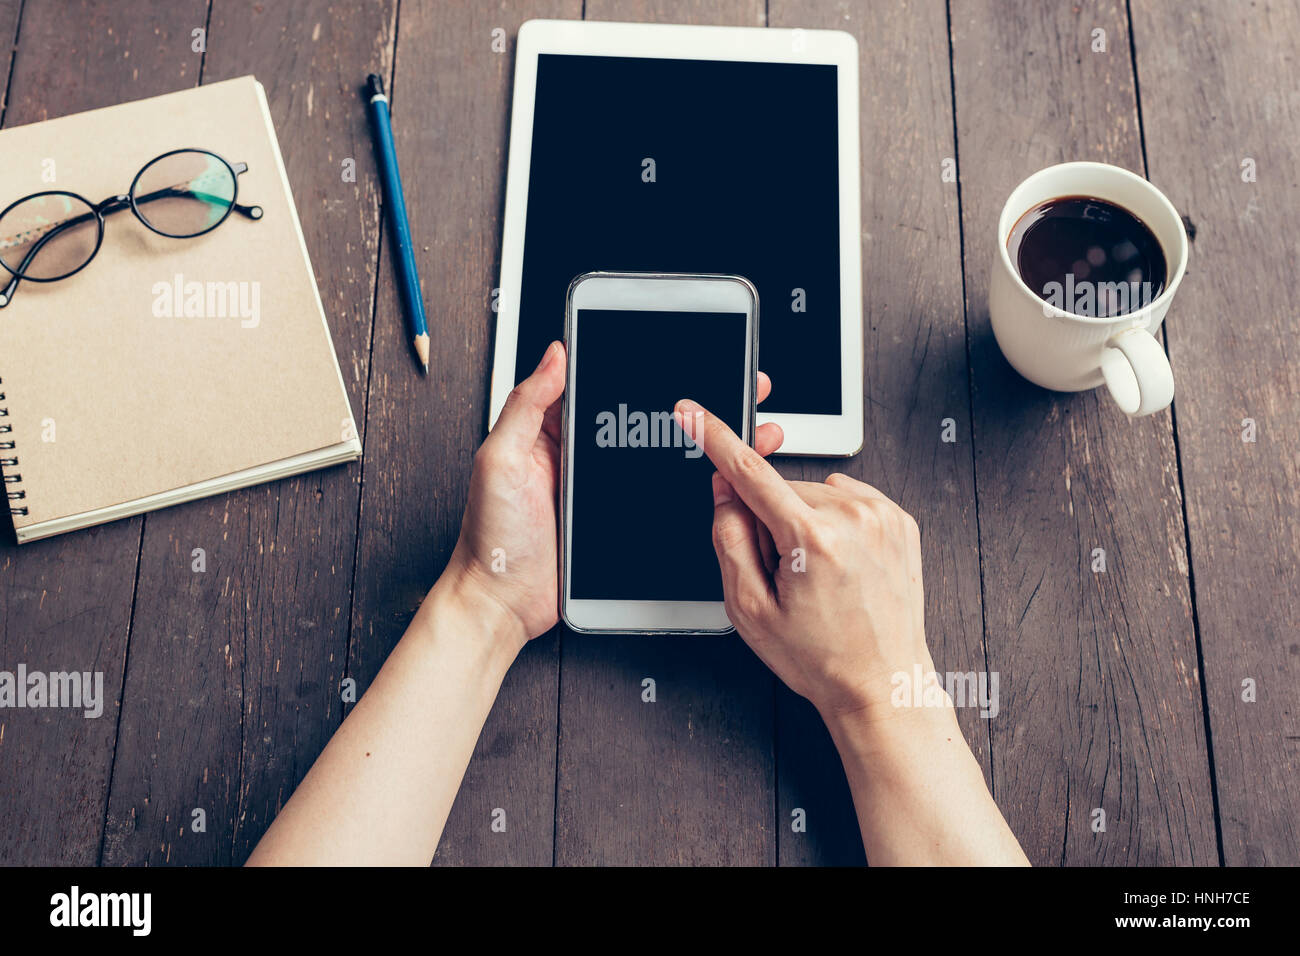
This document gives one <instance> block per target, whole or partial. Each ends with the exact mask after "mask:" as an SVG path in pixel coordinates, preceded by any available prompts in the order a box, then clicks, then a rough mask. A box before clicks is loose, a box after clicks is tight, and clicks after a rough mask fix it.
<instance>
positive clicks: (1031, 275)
mask: <svg viewBox="0 0 1300 956" xmlns="http://www.w3.org/2000/svg"><path fill="white" fill-rule="evenodd" d="M1007 251H1008V252H1009V253H1010V254H1011V261H1012V262H1013V263H1015V266H1016V269H1017V270H1018V271H1019V273H1020V278H1022V279H1024V280H1025V285H1027V286H1029V288H1030V289H1032V290H1033V291H1034V292H1035V293H1036V294H1037V295H1038V297H1039V298H1041V299H1042V300H1043V301H1044V302H1048V303H1050V304H1051V305H1053V306H1055V307H1056V308H1058V309H1063V310H1064V311H1066V312H1072V313H1074V314H1075V315H1086V316H1095V317H1098V318H1111V317H1113V316H1117V315H1126V314H1127V313H1129V312H1136V311H1137V310H1138V309H1140V308H1142V307H1143V306H1145V305H1147V304H1149V303H1150V302H1151V301H1152V300H1153V299H1155V298H1156V296H1158V295H1160V293H1161V292H1162V291H1164V288H1165V278H1166V271H1167V267H1166V265H1165V255H1164V252H1163V251H1162V250H1161V248H1160V243H1159V242H1158V241H1157V240H1156V237H1155V235H1154V234H1152V232H1151V230H1150V229H1148V228H1147V226H1146V224H1145V223H1144V222H1142V220H1141V219H1139V218H1138V217H1137V216H1135V215H1133V214H1132V213H1131V212H1129V211H1128V210H1127V209H1124V208H1122V207H1120V206H1116V205H1115V204H1114V203H1109V202H1106V201H1105V200H1104V199H1095V198H1093V197H1091V196H1062V197H1060V198H1058V199H1049V200H1048V201H1047V202H1044V203H1039V204H1038V205H1037V206H1035V207H1034V208H1033V209H1031V210H1029V211H1028V212H1027V213H1025V214H1024V215H1023V216H1021V217H1020V220H1019V221H1018V222H1017V223H1016V224H1015V226H1014V228H1012V230H1011V235H1010V236H1008V237H1007Z"/></svg>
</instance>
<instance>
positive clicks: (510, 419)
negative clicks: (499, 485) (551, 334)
mask: <svg viewBox="0 0 1300 956" xmlns="http://www.w3.org/2000/svg"><path fill="white" fill-rule="evenodd" d="M564 369H565V361H564V346H563V345H561V344H560V343H559V342H552V343H551V344H550V345H548V346H547V347H546V351H545V353H543V355H542V361H541V362H540V363H539V364H538V366H537V368H536V369H535V370H534V371H533V374H532V375H529V376H528V377H527V378H526V379H524V380H523V381H522V382H520V383H519V384H518V385H516V386H515V387H514V388H513V389H512V390H511V392H510V396H509V397H508V398H507V399H506V404H505V407H504V408H502V409H501V414H500V415H499V416H498V417H497V423H496V425H495V426H494V427H493V428H492V435H495V436H499V437H498V439H497V440H498V441H500V442H501V443H502V444H504V445H506V446H508V447H509V448H511V449H512V450H515V451H519V452H527V451H530V450H531V449H532V447H533V445H534V444H535V443H536V442H537V436H538V435H539V434H540V433H541V430H542V422H543V421H544V420H545V418H546V410H547V409H548V408H550V407H551V406H552V405H554V404H555V402H556V401H557V400H558V399H559V397H560V396H561V395H562V394H564ZM489 437H491V436H489Z"/></svg>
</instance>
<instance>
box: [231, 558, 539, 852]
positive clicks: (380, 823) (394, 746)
mask: <svg viewBox="0 0 1300 956" xmlns="http://www.w3.org/2000/svg"><path fill="white" fill-rule="evenodd" d="M519 646H520V641H519V639H518V636H517V635H515V634H512V633H510V629H509V628H508V626H507V625H506V623H505V621H504V619H503V618H502V617H501V615H500V614H499V613H498V612H497V609H495V608H492V607H483V606H477V605H475V603H474V602H473V601H470V600H466V599H465V598H464V597H463V596H462V595H460V594H457V593H455V589H454V587H453V586H451V585H449V584H446V583H444V582H439V584H438V585H437V586H435V587H434V589H433V590H432V591H430V592H429V596H428V597H427V598H425V601H424V603H423V604H422V605H421V607H420V610H419V612H418V613H417V614H416V616H415V619H414V620H413V621H412V622H411V626H410V627H409V628H408V629H407V631H406V633H405V635H403V637H402V639H401V641H399V642H398V644H397V646H396V647H395V648H394V649H393V652H392V654H391V655H390V656H389V658H388V660H387V661H386V662H385V664H384V666H383V668H382V669H381V670H380V672H379V674H378V676H377V677H376V678H375V680H374V682H373V683H372V684H371V686H370V687H369V689H367V691H366V692H365V695H364V696H363V697H362V698H361V700H360V701H359V702H358V703H357V705H356V707H355V708H354V709H353V710H352V712H351V713H350V714H349V715H348V717H347V719H346V720H344V722H343V725H342V726H341V727H340V728H339V730H338V731H337V732H336V733H335V734H334V737H333V738H332V739H331V740H330V742H329V744H328V745H327V746H326V748H325V750H324V751H323V752H322V753H321V755H320V757H318V758H317V760H316V763H315V764H314V765H313V766H312V768H311V770H310V771H309V772H308V773H307V776H306V777H305V778H304V779H303V781H302V783H301V784H300V785H299V787H298V789H297V790H296V791H295V792H294V794H293V796H292V797H291V798H290V800H289V802H288V803H287V804H286V805H285V807H284V809H283V810H281V812H280V814H279V816H278V817H276V819H275V822H274V823H273V824H272V825H271V828H270V829H269V830H268V831H267V832H266V835H265V836H264V837H263V838H262V841H261V842H260V843H259V844H258V845H257V848H256V849H255V850H254V851H253V854H252V856H251V857H250V858H249V860H248V862H249V864H250V865H276V864H281V865H327V864H328V865H364V864H387V865H391V864H408V865H418V866H425V865H428V863H429V861H430V860H431V859H432V857H433V852H434V850H435V849H436V848H437V846H438V840H439V838H440V837H441V836H442V828H443V826H444V825H445V824H446V822H447V815H448V813H450V811H451V805H452V802H453V800H454V799H455V797H456V791H457V789H458V788H459V787H460V782H461V778H462V777H463V776H464V774H465V768H466V767H467V766H468V764H469V760H470V756H471V755H472V754H473V752H474V745H475V743H476V741H477V740H478V736H479V733H480V731H481V730H482V729H483V723H484V721H485V720H486V719H487V715H488V712H489V711H490V710H491V708H492V704H493V701H495V699H496V695H497V691H498V690H499V689H500V687H501V681H502V679H503V678H504V676H505V673H506V670H507V669H508V668H509V666H510V663H511V662H512V661H513V660H514V657H515V655H516V654H517V652H518V649H519Z"/></svg>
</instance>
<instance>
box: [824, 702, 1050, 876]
mask: <svg viewBox="0 0 1300 956" xmlns="http://www.w3.org/2000/svg"><path fill="white" fill-rule="evenodd" d="M827 727H828V728H829V729H830V732H831V737H832V739H833V740H834V741H835V746H836V749H837V750H838V751H839V754H840V759H841V760H842V761H843V763H844V770H845V774H846V775H847V777H848V781H849V788H850V790H852V792H853V805H854V808H855V809H856V811H857V815H858V826H859V828H860V829H861V831H862V842H863V846H864V847H865V848H866V853H867V860H868V861H869V862H870V863H871V864H873V865H878V866H880V865H883V866H891V865H892V866H1023V865H1027V864H1028V862H1029V861H1028V860H1027V859H1026V857H1025V854H1024V852H1023V851H1022V850H1021V849H1020V844H1019V843H1018V842H1017V841H1016V838H1015V835H1014V834H1013V833H1012V832H1011V828H1010V827H1008V826H1007V823H1006V821H1005V820H1004V819H1003V818H1002V813H1001V811H999V810H998V808H997V804H995V803H994V802H993V797H992V796H991V795H990V794H989V791H988V787H987V786H986V785H985V783H984V775H983V773H982V771H981V769H980V765H979V762H978V761H977V760H976V759H975V756H974V754H972V753H971V750H970V748H969V747H968V746H967V745H966V740H965V738H964V737H963V736H962V733H961V728H960V727H959V726H958V724H957V719H956V714H955V711H954V710H953V709H952V708H951V707H943V708H938V707H916V708H906V709H902V710H900V711H899V712H895V713H888V712H886V713H874V714H873V713H870V712H867V711H860V712H858V713H855V714H852V715H848V716H843V717H834V716H831V717H829V719H828V720H827Z"/></svg>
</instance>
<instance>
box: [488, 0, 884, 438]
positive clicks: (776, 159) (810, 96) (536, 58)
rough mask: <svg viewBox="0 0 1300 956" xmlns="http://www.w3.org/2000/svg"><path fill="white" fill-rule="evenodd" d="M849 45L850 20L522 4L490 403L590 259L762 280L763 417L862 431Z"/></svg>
mask: <svg viewBox="0 0 1300 956" xmlns="http://www.w3.org/2000/svg"><path fill="white" fill-rule="evenodd" d="M858 173H859V161H858V46H857V41H856V40H855V39H854V38H853V37H852V36H850V35H849V34H847V33H841V32H838V31H829V30H775V29H764V28H748V27H687V26H666V25H659V24H640V23H637V24H632V23H598V22H586V21H567V20H530V21H528V22H527V23H525V24H524V25H523V26H522V27H520V29H519V42H518V55H517V60H516V64H515V90H514V106H513V113H512V120H511V129H510V156H509V161H508V167H507V179H506V208H505V228H504V237H503V243H502V252H501V280H500V281H501V291H500V295H499V298H498V316H497V329H496V343H495V354H494V358H493V366H492V395H491V416H490V422H491V423H495V422H496V419H497V416H498V415H499V414H500V412H501V408H502V407H503V406H504V405H505V401H506V396H507V395H508V394H509V392H510V389H511V388H513V387H514V385H515V384H516V383H517V382H518V381H519V380H521V379H523V378H524V377H526V376H527V375H528V374H529V373H530V372H531V371H532V369H533V367H534V366H535V365H536V364H537V362H538V360H539V359H540V358H541V355H542V352H543V351H544V350H545V348H546V346H547V344H548V343H549V342H551V341H552V340H554V339H559V338H561V337H562V335H563V332H564V310H565V295H566V293H567V290H568V287H569V283H570V282H572V281H573V279H574V278H575V277H576V276H578V275H581V274H583V273H586V272H593V271H611V272H709V273H724V274H730V275H739V276H743V277H745V278H746V279H748V280H749V281H750V282H752V283H753V284H754V286H755V287H756V288H757V289H758V294H759V308H760V310H761V313H762V319H761V331H760V333H759V355H758V361H759V367H760V368H761V369H762V370H763V371H765V372H767V373H768V374H769V375H770V376H771V377H772V382H773V387H772V393H771V396H770V397H769V398H768V399H767V401H766V402H764V404H763V407H762V409H761V410H760V412H759V415H758V421H759V422H760V423H761V422H769V421H772V422H777V423H779V424H780V425H781V426H782V428H783V429H784V431H785V444H784V446H783V447H782V448H781V454H792V455H835V456H848V455H854V454H856V453H857V452H858V451H859V450H860V449H861V447H862V392H863V390H862V249H861V231H862V229H861V212H860V199H859V185H858Z"/></svg>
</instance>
